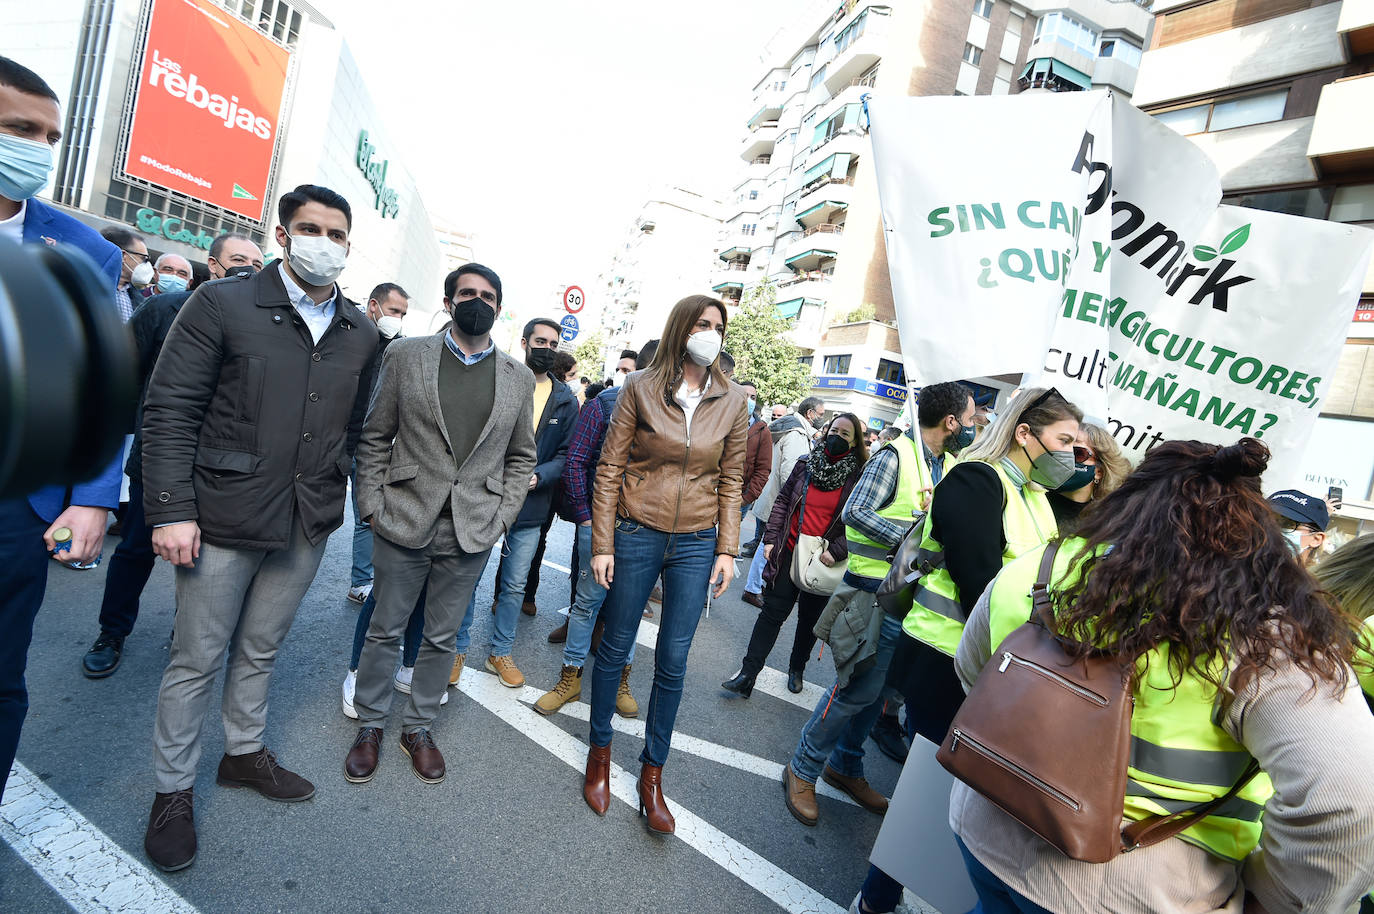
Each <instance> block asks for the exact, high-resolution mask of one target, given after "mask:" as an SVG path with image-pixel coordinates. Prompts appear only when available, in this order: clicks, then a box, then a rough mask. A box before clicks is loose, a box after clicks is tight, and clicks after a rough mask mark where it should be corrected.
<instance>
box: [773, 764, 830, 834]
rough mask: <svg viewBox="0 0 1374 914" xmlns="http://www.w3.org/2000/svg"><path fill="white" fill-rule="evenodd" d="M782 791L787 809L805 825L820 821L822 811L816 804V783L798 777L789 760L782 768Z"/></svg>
mask: <svg viewBox="0 0 1374 914" xmlns="http://www.w3.org/2000/svg"><path fill="white" fill-rule="evenodd" d="M782 793H783V797H784V798H785V799H786V801H787V811H788V812H790V813H791V814H792V815H793V817H794V818H796V820H797V821H798V822H800V823H801V824H803V825H815V824H816V823H817V822H819V821H820V818H821V811H820V808H819V807H818V806H817V805H816V785H815V784H808V783H807V782H806V781H803V780H802V779H801V778H799V777H797V776H796V774H794V773H793V771H792V763H791V762H789V763H787V764H786V765H784V766H783V769H782Z"/></svg>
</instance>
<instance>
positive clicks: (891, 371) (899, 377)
mask: <svg viewBox="0 0 1374 914" xmlns="http://www.w3.org/2000/svg"><path fill="white" fill-rule="evenodd" d="M878 380H879V381H882V382H883V383H885V384H905V383H906V371H905V370H904V369H903V368H902V363H901V362H894V361H892V360H891V359H879V360H878Z"/></svg>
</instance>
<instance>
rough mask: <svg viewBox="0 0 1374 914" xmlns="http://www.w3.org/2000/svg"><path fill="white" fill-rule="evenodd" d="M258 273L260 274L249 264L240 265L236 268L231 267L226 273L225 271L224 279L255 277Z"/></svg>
mask: <svg viewBox="0 0 1374 914" xmlns="http://www.w3.org/2000/svg"><path fill="white" fill-rule="evenodd" d="M257 272H258V271H257V270H255V269H253V268H252V267H250V266H249V265H248V264H246V263H245V264H240V265H239V266H236V267H230V268H229V269H227V270H225V271H224V277H225V278H226V279H228V278H229V277H230V276H253V275H255V274H256V273H257Z"/></svg>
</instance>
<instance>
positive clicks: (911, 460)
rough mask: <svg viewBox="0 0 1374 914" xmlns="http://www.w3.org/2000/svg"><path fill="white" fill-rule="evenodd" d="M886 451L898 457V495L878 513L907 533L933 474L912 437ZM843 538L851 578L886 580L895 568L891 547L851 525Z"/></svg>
mask: <svg viewBox="0 0 1374 914" xmlns="http://www.w3.org/2000/svg"><path fill="white" fill-rule="evenodd" d="M883 447H890V448H892V449H893V451H895V452H896V454H897V491H896V492H895V493H894V494H893V496H892V502H891V503H890V504H888V505H887V506H886V507H883V508H877V509H876V513H877V515H878V516H879V517H882V518H885V519H886V520H890V521H892V522H893V523H894V524H898V525H900V526H901V527H902V528H903V529H906V528H908V527H910V526H911V523H912V517H913V515H914V514H915V512H916V511H918V510H920V505H919V501H918V497H919V494H920V491H921V488H922V487H924V486H928V485H930V482H929V479H930V474H929V473H928V472H926V471H925V469H926V467H925V461H924V460H921V459H920V457H918V456H917V454H916V447H917V444H916V442H914V441H912V440H911V438H910V436H907V435H898V436H897V437H896V438H894V439H892V440H891V441H889V442H887V443H886V444H884V445H883ZM879 450H882V448H879ZM844 538H845V544H846V545H847V546H848V547H849V564H848V565H847V566H846V570H847V571H849V573H850V574H855V575H858V576H859V577H863V578H875V579H877V580H882V579H883V578H885V577H887V573H888V571H889V570H890V569H891V568H892V563H891V562H889V561H888V560H887V557H888V555H889V554H890V553H891V552H892V547H891V546H887V545H884V544H883V543H880V542H878V541H876V540H873V539H870V538H869V536H868V535H867V534H866V533H864V532H863V531H862V530H859V529H858V528H857V527H851V526H848V525H846V526H845V528H844Z"/></svg>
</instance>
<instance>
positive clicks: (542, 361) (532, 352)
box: [525, 346, 557, 374]
mask: <svg viewBox="0 0 1374 914" xmlns="http://www.w3.org/2000/svg"><path fill="white" fill-rule="evenodd" d="M556 352H557V350H556V349H547V348H545V349H537V348H535V347H533V346H531V347H530V348H529V350H528V351H527V352H526V353H525V364H526V365H527V366H529V369H530V371H532V372H534V373H535V374H543V373H544V372H546V371H548V370H549V369H550V368H552V367H553V357H554V353H556Z"/></svg>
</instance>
